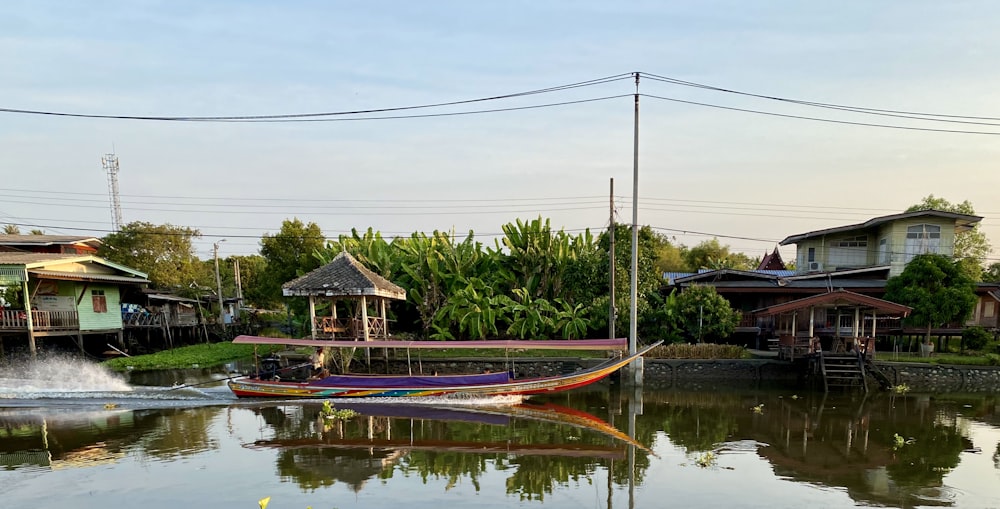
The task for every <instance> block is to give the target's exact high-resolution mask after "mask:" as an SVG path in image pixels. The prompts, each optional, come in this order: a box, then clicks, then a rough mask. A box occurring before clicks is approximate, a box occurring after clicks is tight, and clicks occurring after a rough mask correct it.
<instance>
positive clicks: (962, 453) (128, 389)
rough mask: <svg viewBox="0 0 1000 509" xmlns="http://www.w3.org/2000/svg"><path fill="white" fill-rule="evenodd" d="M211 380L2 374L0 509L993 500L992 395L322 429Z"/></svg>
mask: <svg viewBox="0 0 1000 509" xmlns="http://www.w3.org/2000/svg"><path fill="white" fill-rule="evenodd" d="M66 373H73V374H74V376H73V377H65V376H62V375H64V374H66ZM225 376H226V375H225V374H197V375H195V376H194V377H193V378H190V379H188V380H187V381H185V382H184V383H188V384H192V385H193V384H202V383H204V382H208V383H204V384H203V385H197V386H194V387H180V388H177V387H175V386H173V383H172V384H171V385H170V386H141V385H130V384H129V383H126V382H125V379H124V378H122V377H120V376H118V375H114V374H110V373H107V372H105V371H103V370H101V369H100V368H98V367H96V366H94V365H92V364H87V363H81V362H79V361H69V360H53V361H45V362H42V363H40V364H39V365H34V366H31V367H30V369H28V370H24V369H23V368H22V369H21V370H20V371H19V372H18V371H14V372H11V371H9V370H8V371H4V372H0V498H2V499H3V500H4V505H5V507H15V508H17V507H53V506H57V505H67V506H72V507H74V508H84V509H86V508H101V509H106V508H107V507H114V506H116V505H117V506H128V507H144V508H148V509H160V508H164V509H166V508H174V507H177V506H182V507H184V506H186V507H209V508H216V507H218V508H229V507H232V508H256V507H258V505H257V501H258V500H259V499H261V498H264V497H270V498H271V500H270V505H269V507H270V508H271V509H275V508H301V509H304V508H305V507H307V506H311V507H313V508H317V509H318V508H331V507H336V508H341V509H343V508H350V507H365V508H366V509H380V508H398V507H400V505H402V504H405V505H406V507H407V508H425V507H440V506H441V505H442V504H449V503H450V504H453V505H455V506H456V507H470V506H474V507H547V508H548V507H557V508H561V507H567V508H569V507H572V508H575V509H576V508H580V507H581V506H582V507H595V508H596V507H601V508H605V507H606V508H609V509H610V508H612V507H622V508H624V507H640V508H644V507H667V506H678V507H692V506H701V507H766V508H771V509H773V508H784V507H788V508H792V507H794V508H799V507H853V506H886V507H901V508H902V507H906V508H910V507H941V506H945V507H958V508H964V507H971V508H988V507H1000V482H998V481H1000V397H997V396H984V395H972V396H966V395H920V394H912V395H901V396H893V395H888V394H878V395H872V396H869V397H867V398H866V397H862V396H861V395H855V396H843V395H842V396H829V397H823V395H820V394H805V393H799V394H796V393H794V392H792V391H754V390H732V391H714V392H709V391H703V392H694V391H681V390H673V391H646V392H645V393H643V394H642V395H641V396H639V397H637V396H636V395H633V394H630V393H625V392H622V391H620V390H619V389H618V388H617V387H608V386H599V387H597V388H595V389H592V390H586V391H576V392H570V393H565V394H560V395H554V396H552V397H548V398H531V399H530V400H527V401H521V400H520V399H517V398H504V399H479V400H466V401H462V402H461V404H458V405H456V404H455V402H454V401H449V400H419V401H416V402H410V403H417V404H407V405H400V404H398V402H397V401H387V400H383V401H368V400H355V401H340V400H337V401H335V402H334V404H335V406H337V407H340V408H350V409H352V410H355V411H357V412H359V413H360V414H361V415H359V416H357V417H354V418H351V419H348V420H346V421H335V420H329V419H325V418H324V417H323V416H322V415H321V410H322V405H321V403H322V402H321V401H300V400H296V401H253V400H249V401H248V400H236V399H234V398H233V397H232V395H231V393H230V392H229V391H228V389H227V388H226V387H225V386H224V382H223V381H222V380H219V378H224V377H225ZM640 399H641V401H639V400H640Z"/></svg>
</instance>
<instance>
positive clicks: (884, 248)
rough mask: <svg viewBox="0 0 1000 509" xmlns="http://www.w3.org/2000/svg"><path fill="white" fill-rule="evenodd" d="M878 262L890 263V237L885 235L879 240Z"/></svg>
mask: <svg viewBox="0 0 1000 509" xmlns="http://www.w3.org/2000/svg"><path fill="white" fill-rule="evenodd" d="M878 262H879V263H880V264H882V265H885V264H887V263H889V239H887V238H885V237H882V238H881V239H879V240H878Z"/></svg>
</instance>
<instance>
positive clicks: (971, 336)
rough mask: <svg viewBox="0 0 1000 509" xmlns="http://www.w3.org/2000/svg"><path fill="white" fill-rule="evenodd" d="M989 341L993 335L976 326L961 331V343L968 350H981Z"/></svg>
mask: <svg viewBox="0 0 1000 509" xmlns="http://www.w3.org/2000/svg"><path fill="white" fill-rule="evenodd" d="M991 339H993V335H992V334H990V332H989V331H988V330H986V329H985V328H983V327H980V326H978V325H977V326H973V327H966V328H965V329H964V330H962V342H963V343H965V347H966V348H968V349H969V350H982V349H983V348H985V347H986V344H987V343H989V342H990V340H991Z"/></svg>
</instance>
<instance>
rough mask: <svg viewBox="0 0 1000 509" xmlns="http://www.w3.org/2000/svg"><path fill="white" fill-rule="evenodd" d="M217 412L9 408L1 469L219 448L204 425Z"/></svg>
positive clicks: (1, 422)
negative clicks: (135, 452)
mask: <svg viewBox="0 0 1000 509" xmlns="http://www.w3.org/2000/svg"><path fill="white" fill-rule="evenodd" d="M218 411H219V410H218V409H188V410H184V409H180V410H118V409H105V410H93V411H87V412H66V411H59V410H55V409H45V408H40V409H19V408H5V409H2V410H0V468H5V469H15V468H25V467H36V468H38V467H40V468H46V469H60V468H74V467H87V466H94V465H99V464H106V463H114V462H117V461H119V460H121V459H122V458H124V457H125V455H126V453H127V451H129V450H131V449H133V448H135V449H137V450H139V451H141V452H142V453H143V454H146V455H149V456H152V457H155V458H161V459H164V458H171V457H178V456H187V455H190V454H194V453H197V452H200V451H204V450H207V449H211V448H214V447H216V445H215V444H214V442H212V441H211V440H209V439H208V438H207V432H206V428H207V426H205V423H206V422H207V421H208V420H210V419H211V418H212V415H214V414H215V413H218Z"/></svg>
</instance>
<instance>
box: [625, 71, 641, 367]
mask: <svg viewBox="0 0 1000 509" xmlns="http://www.w3.org/2000/svg"><path fill="white" fill-rule="evenodd" d="M632 138H633V140H632V281H631V283H632V298H631V300H630V304H631V309H629V324H628V326H629V331H628V353H629V355H635V353H636V352H637V351H638V345H637V339H638V336H639V332H638V327H637V324H636V322H637V320H638V313H637V312H636V307H637V305H638V301H639V297H638V292H639V73H638V72H636V73H635V125H634V128H633V132H632ZM630 367H631V368H632V377H633V378H632V379H633V381H634V382H635V384H636V385H639V384H641V383H642V358H641V357H640V358H638V359H636V360H634V361H632V363H631V364H630Z"/></svg>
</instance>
